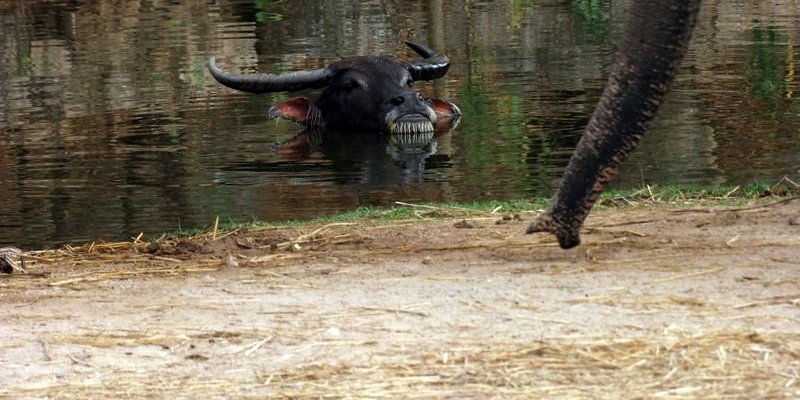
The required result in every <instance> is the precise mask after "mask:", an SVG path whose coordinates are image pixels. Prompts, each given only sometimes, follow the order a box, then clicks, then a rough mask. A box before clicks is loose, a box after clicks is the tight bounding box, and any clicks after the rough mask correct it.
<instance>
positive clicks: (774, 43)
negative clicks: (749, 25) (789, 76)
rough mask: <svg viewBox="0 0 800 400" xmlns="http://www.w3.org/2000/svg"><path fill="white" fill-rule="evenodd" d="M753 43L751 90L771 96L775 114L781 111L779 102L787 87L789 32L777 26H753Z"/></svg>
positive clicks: (750, 61)
mask: <svg viewBox="0 0 800 400" xmlns="http://www.w3.org/2000/svg"><path fill="white" fill-rule="evenodd" d="M752 37H753V44H752V45H751V49H750V57H749V60H748V61H749V62H748V64H749V65H748V67H749V70H748V73H747V80H748V82H749V83H750V92H751V93H752V94H753V95H754V96H756V97H760V98H763V99H765V100H767V102H768V103H769V104H770V107H771V109H772V116H774V114H775V113H776V112H777V111H778V108H779V103H780V102H781V99H782V98H783V97H784V96H783V95H784V93H786V91H787V85H786V79H785V77H784V76H785V73H784V69H785V67H784V66H785V65H786V51H785V45H784V43H786V42H787V38H786V37H785V35H782V34H779V33H778V32H777V31H776V30H775V28H773V27H767V28H761V27H755V28H753V33H752Z"/></svg>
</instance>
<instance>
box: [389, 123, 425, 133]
mask: <svg viewBox="0 0 800 400" xmlns="http://www.w3.org/2000/svg"><path fill="white" fill-rule="evenodd" d="M389 131H391V132H392V133H416V132H432V131H433V124H432V123H431V122H430V121H420V122H406V123H402V122H400V123H394V124H392V125H391V126H390V127H389Z"/></svg>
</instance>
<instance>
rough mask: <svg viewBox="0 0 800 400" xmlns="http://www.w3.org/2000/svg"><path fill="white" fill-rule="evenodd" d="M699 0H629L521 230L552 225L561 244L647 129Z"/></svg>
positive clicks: (575, 237)
mask: <svg viewBox="0 0 800 400" xmlns="http://www.w3.org/2000/svg"><path fill="white" fill-rule="evenodd" d="M699 7H700V0H681V1H666V0H634V1H633V4H632V5H631V8H630V10H629V15H628V18H627V22H626V25H625V31H624V33H623V38H622V43H621V44H620V47H619V50H618V52H617V58H616V62H615V64H614V66H613V68H612V70H611V75H610V76H609V78H608V82H607V83H606V86H605V89H604V90H603V94H602V96H601V97H600V101H599V103H598V105H597V108H596V109H595V111H594V114H592V117H591V120H590V121H589V124H588V125H587V126H586V130H585V131H584V134H583V137H582V138H581V140H580V142H579V143H578V146H577V148H576V149H575V152H574V153H573V154H572V158H571V159H570V161H569V165H568V166H567V169H566V171H565V172H564V176H563V178H562V181H561V186H560V188H559V190H558V192H557V193H556V196H555V198H554V199H553V202H552V204H551V205H550V207H549V208H548V210H547V211H545V212H544V213H543V214H541V215H539V216H538V217H537V218H536V219H535V220H534V221H533V223H531V225H530V226H529V227H528V230H527V233H534V232H551V233H553V234H555V235H556V238H557V239H558V242H559V245H560V246H561V247H562V248H564V249H568V248H571V247H575V246H577V245H579V244H580V235H579V229H580V227H581V225H582V224H583V221H584V219H586V217H587V216H588V215H589V212H590V211H591V209H592V206H593V205H594V203H595V202H596V201H597V198H598V197H599V196H600V192H602V191H603V188H605V186H606V184H607V183H608V182H609V181H610V180H611V179H612V178H613V177H614V175H616V173H617V171H618V170H619V166H620V164H622V162H623V161H624V160H625V157H626V155H627V154H628V153H629V152H630V151H631V150H633V149H634V148H635V147H636V145H637V144H638V143H639V140H640V139H641V138H642V136H644V134H645V133H646V132H647V130H648V128H649V127H650V124H651V122H652V120H653V117H655V114H656V111H657V110H658V107H659V105H661V102H662V100H663V98H664V95H665V94H666V93H667V91H668V90H669V87H670V85H671V83H672V81H673V78H674V77H675V74H676V73H677V70H678V66H679V65H680V62H681V60H682V59H683V55H684V54H685V53H686V48H687V47H688V43H689V39H690V38H691V34H692V29H693V27H694V24H695V21H696V19H697V13H698V10H699Z"/></svg>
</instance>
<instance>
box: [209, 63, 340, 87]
mask: <svg viewBox="0 0 800 400" xmlns="http://www.w3.org/2000/svg"><path fill="white" fill-rule="evenodd" d="M208 70H209V71H210V72H211V75H212V76H213V77H214V79H216V80H217V82H219V83H221V84H223V85H225V86H227V87H229V88H231V89H236V90H241V91H244V92H250V93H269V92H294V91H297V90H302V89H316V88H321V87H324V86H326V85H328V83H329V80H330V77H331V76H333V73H332V72H331V71H330V70H329V69H327V68H322V69H316V70H313V71H297V72H288V73H285V74H252V75H240V74H233V73H230V72H225V71H223V70H221V69H220V68H219V67H218V66H217V62H216V59H215V58H214V57H209V58H208Z"/></svg>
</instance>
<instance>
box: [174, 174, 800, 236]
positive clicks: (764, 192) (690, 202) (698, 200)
mask: <svg viewBox="0 0 800 400" xmlns="http://www.w3.org/2000/svg"><path fill="white" fill-rule="evenodd" d="M797 195H800V186H797V185H796V184H795V183H794V182H792V181H788V180H782V181H780V182H778V183H776V184H767V183H754V184H751V185H748V186H744V187H739V186H736V187H733V186H713V187H700V186H663V187H662V186H647V187H645V188H640V189H623V190H619V189H616V190H608V191H606V192H605V193H603V195H602V196H601V197H600V201H599V202H598V203H597V205H596V208H598V209H599V208H609V207H621V208H631V207H692V206H697V205H706V206H709V205H716V206H733V205H741V204H745V203H749V202H752V201H754V200H758V199H765V198H782V197H790V196H797ZM549 204H550V199H549V198H530V199H516V200H488V201H474V202H452V203H420V204H413V205H402V204H398V205H396V206H393V207H359V208H356V209H354V210H351V211H345V212H341V213H337V214H333V215H329V216H324V217H319V218H313V219H309V220H291V221H281V222H264V221H258V220H251V221H235V220H227V221H220V222H219V224H218V226H217V232H218V234H224V233H225V232H230V231H233V230H236V229H242V230H260V229H276V228H286V227H301V226H309V225H324V224H332V223H354V222H367V221H398V220H406V219H421V218H427V219H436V218H462V217H463V218H469V217H473V216H486V215H488V214H491V213H492V212H493V211H494V214H495V215H507V214H514V213H521V212H530V211H535V210H540V209H544V208H547V206H548V205H549ZM211 230H213V223H212V224H211V225H210V226H205V227H194V228H189V229H178V230H176V231H173V232H168V233H166V234H165V235H166V236H180V237H186V236H194V235H198V234H202V233H208V232H209V231H211Z"/></svg>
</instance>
